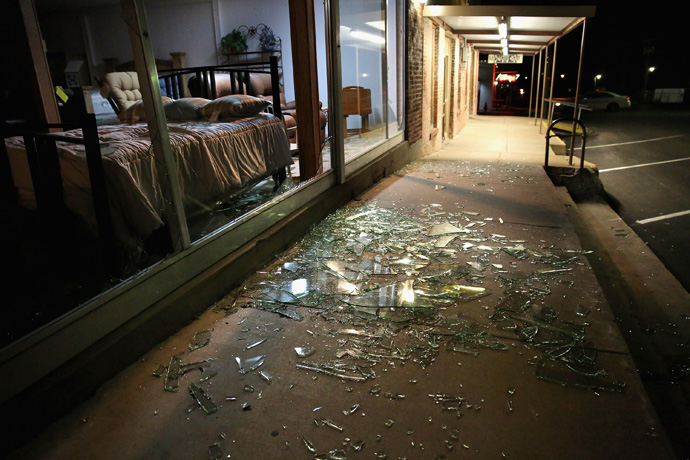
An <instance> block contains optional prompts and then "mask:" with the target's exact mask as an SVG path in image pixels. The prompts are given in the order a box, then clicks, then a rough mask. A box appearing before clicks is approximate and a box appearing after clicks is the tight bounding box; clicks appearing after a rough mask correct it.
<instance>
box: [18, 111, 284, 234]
mask: <svg viewBox="0 0 690 460" xmlns="http://www.w3.org/2000/svg"><path fill="white" fill-rule="evenodd" d="M168 131H169V137H170V144H171V146H172V150H173V156H174V158H175V159H176V160H177V162H178V165H177V166H178V171H179V177H178V181H179V184H180V189H181V191H182V200H183V203H184V207H185V211H186V213H188V214H193V213H196V212H199V211H200V210H203V209H208V207H212V206H214V205H215V204H216V203H217V202H219V201H222V200H224V199H227V198H229V197H231V196H233V195H234V194H237V193H238V192H240V191H242V190H245V189H246V188H247V187H249V186H251V185H254V184H256V183H257V182H259V181H261V180H263V179H265V178H267V177H270V176H271V175H272V174H273V173H274V172H276V171H278V170H280V169H281V168H285V167H286V166H288V165H290V164H292V161H293V160H292V157H291V155H290V146H289V142H288V139H287V135H286V132H285V128H284V125H283V122H282V120H280V119H279V118H276V117H274V116H273V115H271V114H265V113H262V114H260V115H258V116H255V117H251V118H242V119H233V120H232V122H201V121H190V122H169V123H168ZM64 135H65V136H73V137H81V136H82V132H81V130H74V131H67V132H65V133H64ZM98 136H99V141H100V148H101V157H102V159H103V172H104V176H105V182H106V189H107V193H108V200H109V204H110V212H111V215H112V223H113V230H114V232H115V235H116V238H117V239H118V241H119V242H120V243H122V244H125V245H130V244H133V243H134V244H136V242H137V241H141V240H143V239H144V238H146V237H147V236H149V235H151V233H152V232H154V231H155V230H156V229H158V228H160V227H162V226H163V225H164V223H165V219H166V216H165V209H166V205H165V200H164V197H163V189H164V186H166V185H167V184H164V183H162V182H163V180H161V177H165V176H161V175H160V173H161V168H163V165H161V164H159V163H158V162H157V160H156V158H155V155H154V153H153V149H152V146H151V141H150V138H149V130H148V126H147V125H146V124H145V123H138V124H131V125H125V124H119V125H104V126H99V128H98ZM5 144H6V146H7V150H8V155H9V160H10V167H11V169H12V177H13V180H14V184H15V186H16V188H17V192H18V196H19V202H20V203H19V204H20V205H21V206H23V207H26V208H35V207H36V200H35V197H34V194H33V185H32V182H31V176H30V173H29V169H28V163H27V160H26V154H25V152H24V140H23V138H21V137H13V138H8V139H6V141H5ZM57 145H58V156H59V163H60V174H61V176H62V184H63V190H64V200H65V205H66V207H67V208H68V209H69V210H71V211H73V212H74V213H75V214H77V215H78V216H79V217H80V218H81V219H82V220H83V221H84V223H85V224H86V225H87V227H89V228H91V229H92V230H94V231H95V225H96V224H95V218H94V211H93V201H92V197H91V185H90V181H89V174H88V168H87V162H86V155H85V150H84V146H83V145H80V144H70V143H66V142H58V143H57ZM164 180H165V179H164Z"/></svg>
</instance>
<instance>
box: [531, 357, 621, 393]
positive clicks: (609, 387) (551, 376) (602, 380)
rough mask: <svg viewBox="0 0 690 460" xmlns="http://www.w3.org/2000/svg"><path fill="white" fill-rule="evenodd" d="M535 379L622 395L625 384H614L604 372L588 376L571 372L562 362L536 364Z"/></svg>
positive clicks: (592, 372)
mask: <svg viewBox="0 0 690 460" xmlns="http://www.w3.org/2000/svg"><path fill="white" fill-rule="evenodd" d="M537 378H539V379H542V380H546V381H548V382H552V383H558V384H561V385H572V386H576V387H580V388H589V389H593V390H603V391H610V392H619V393H622V392H623V391H625V388H626V383H625V382H614V381H611V380H610V379H608V376H607V374H606V372H602V371H601V370H592V371H591V372H590V373H589V374H583V373H581V372H573V370H572V369H571V368H569V367H568V366H567V365H566V364H565V363H563V362H562V361H555V360H542V361H540V362H539V363H538V364H537Z"/></svg>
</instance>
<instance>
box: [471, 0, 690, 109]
mask: <svg viewBox="0 0 690 460" xmlns="http://www.w3.org/2000/svg"><path fill="white" fill-rule="evenodd" d="M471 4H474V3H473V2H471ZM476 4H482V5H510V4H513V5H550V6H557V5H559V4H560V5H594V6H596V15H595V17H594V18H590V19H588V20H587V26H586V40H585V53H584V60H583V69H582V77H581V83H580V84H581V87H580V92H581V93H582V92H587V91H590V90H592V89H593V88H594V76H595V75H597V74H601V75H602V78H601V80H599V81H598V85H597V86H598V88H599V89H608V90H610V91H614V92H617V93H620V94H626V95H629V96H631V97H640V96H641V93H642V91H643V89H644V85H645V73H646V72H647V69H648V68H649V67H650V66H654V67H655V71H654V72H653V73H649V74H648V78H647V88H646V89H647V90H650V91H653V90H654V89H655V88H687V87H690V72H687V71H685V70H684V68H685V67H686V64H685V53H681V43H682V42H681V40H680V34H681V33H682V31H684V30H685V28H687V27H688V25H684V24H681V20H682V19H681V18H682V16H683V13H682V12H681V11H680V10H679V9H678V7H677V6H675V7H674V6H672V4H671V3H669V2H660V4H657V5H655V4H645V5H644V7H640V6H635V5H633V4H632V3H631V2H629V1H628V2H623V1H618V0H616V1H598V2H596V1H594V2H587V1H572V0H571V1H567V0H551V1H538V0H531V1H530V0H527V1H524V0H523V1H512V0H502V1H481V2H477V3H476ZM638 5H639V4H638ZM655 7H656V8H655ZM581 34H582V27H581V26H580V27H578V28H576V29H575V30H574V31H572V32H571V33H570V34H568V35H567V36H566V37H564V38H562V39H560V40H559V42H558V54H557V56H556V73H555V74H556V75H557V76H560V75H561V74H563V75H565V78H563V79H560V78H559V77H556V79H555V94H554V95H555V96H556V97H568V96H570V97H572V96H574V93H575V86H576V75H577V66H578V59H579V58H578V57H579V53H580V46H581V40H582V38H581V37H582V35H581ZM525 63H526V64H527V65H525V66H524V67H523V72H524V74H529V72H530V69H531V59H530V58H526V59H525Z"/></svg>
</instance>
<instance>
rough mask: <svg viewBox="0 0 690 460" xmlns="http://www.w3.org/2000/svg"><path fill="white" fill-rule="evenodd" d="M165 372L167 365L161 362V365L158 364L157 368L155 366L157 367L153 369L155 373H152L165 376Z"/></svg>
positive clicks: (156, 375)
mask: <svg viewBox="0 0 690 460" xmlns="http://www.w3.org/2000/svg"><path fill="white" fill-rule="evenodd" d="M165 372H166V368H165V366H164V365H162V364H160V365H158V367H157V368H155V369H154V370H153V373H152V374H153V376H154V377H163V376H164V375H165Z"/></svg>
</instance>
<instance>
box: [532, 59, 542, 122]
mask: <svg viewBox="0 0 690 460" xmlns="http://www.w3.org/2000/svg"><path fill="white" fill-rule="evenodd" d="M543 52H544V50H543V49H540V50H539V65H538V66H537V90H536V91H535V93H534V124H535V125H536V124H537V119H538V118H539V89H540V88H541V56H542V53H543Z"/></svg>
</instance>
